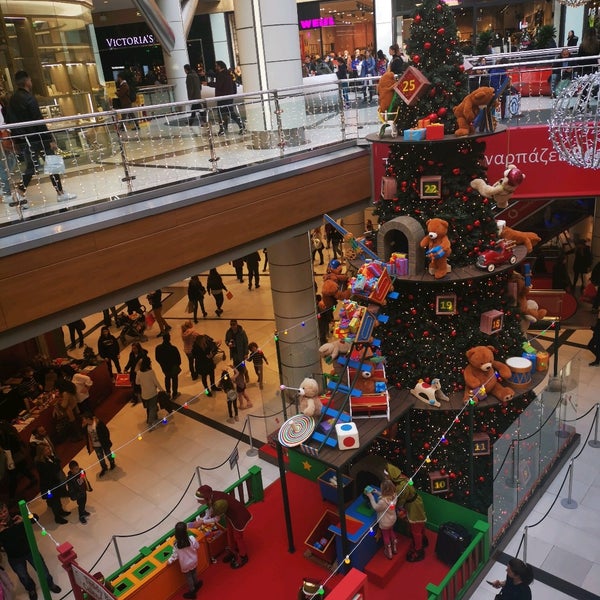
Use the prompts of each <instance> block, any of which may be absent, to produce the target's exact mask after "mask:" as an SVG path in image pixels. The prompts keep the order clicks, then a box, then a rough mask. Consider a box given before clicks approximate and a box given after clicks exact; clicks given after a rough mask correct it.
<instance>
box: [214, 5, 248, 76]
mask: <svg viewBox="0 0 600 600" xmlns="http://www.w3.org/2000/svg"><path fill="white" fill-rule="evenodd" d="M210 29H211V31H212V38H213V48H214V51H215V61H217V60H222V61H223V62H224V63H225V64H226V65H227V66H228V67H234V66H235V65H230V64H229V61H230V60H231V55H230V53H229V44H228V43H227V18H226V16H225V13H214V14H211V15H210ZM214 66H215V65H204V67H205V69H206V70H207V71H208V70H209V69H213V68H214ZM244 83H246V82H244Z"/></svg>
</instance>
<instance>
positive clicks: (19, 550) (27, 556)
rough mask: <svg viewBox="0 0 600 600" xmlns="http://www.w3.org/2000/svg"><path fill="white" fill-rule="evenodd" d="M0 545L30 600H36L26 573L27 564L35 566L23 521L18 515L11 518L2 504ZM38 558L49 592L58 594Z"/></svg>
mask: <svg viewBox="0 0 600 600" xmlns="http://www.w3.org/2000/svg"><path fill="white" fill-rule="evenodd" d="M0 545H1V546H2V547H3V548H4V552H6V557H7V558H8V564H9V565H10V566H11V568H12V570H13V571H14V572H15V573H16V574H17V577H18V578H19V581H20V582H21V583H22V584H23V587H24V588H25V589H26V590H27V592H28V593H29V598H30V600H37V597H38V595H37V591H36V589H35V581H34V580H33V579H32V578H31V576H30V575H29V573H28V572H27V563H29V564H30V565H31V566H32V567H35V565H34V564H33V556H32V554H31V549H30V548H29V543H28V542H27V534H26V533H25V525H23V519H22V518H21V516H20V515H14V516H11V515H10V513H9V512H8V507H7V506H6V504H4V503H0ZM40 558H41V559H42V567H43V569H44V576H45V577H46V581H47V582H48V587H49V588H50V591H51V592H52V593H54V594H60V592H61V589H60V588H59V587H58V586H57V585H56V584H55V583H54V579H53V578H52V575H50V572H49V571H48V567H47V566H46V563H45V562H44V559H43V558H42V557H41V556H40Z"/></svg>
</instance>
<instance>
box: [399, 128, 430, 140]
mask: <svg viewBox="0 0 600 600" xmlns="http://www.w3.org/2000/svg"><path fill="white" fill-rule="evenodd" d="M404 139H405V140H408V141H412V142H421V141H423V140H424V139H425V129H424V128H421V129H405V130H404Z"/></svg>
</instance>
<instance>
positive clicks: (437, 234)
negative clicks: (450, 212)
mask: <svg viewBox="0 0 600 600" xmlns="http://www.w3.org/2000/svg"><path fill="white" fill-rule="evenodd" d="M426 225H427V232H428V233H427V235H426V236H425V237H424V238H423V239H422V240H421V243H420V244H419V246H421V248H427V251H426V252H425V254H426V256H428V257H429V259H430V261H431V262H430V263H429V273H430V274H431V275H433V276H434V277H435V278H436V279H441V278H442V277H445V276H446V274H447V273H448V271H449V270H450V267H449V266H448V257H449V256H450V254H452V247H451V245H450V240H449V239H448V235H447V234H448V221H444V219H437V218H434V219H429V220H428V221H427V223H426Z"/></svg>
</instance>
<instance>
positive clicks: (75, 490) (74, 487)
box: [66, 460, 92, 525]
mask: <svg viewBox="0 0 600 600" xmlns="http://www.w3.org/2000/svg"><path fill="white" fill-rule="evenodd" d="M66 487H67V493H68V494H69V498H71V500H75V501H76V502H77V510H78V512H79V522H80V523H82V524H83V525H85V524H86V523H87V519H86V517H89V516H90V513H89V512H88V511H87V510H85V504H86V502H87V492H88V490H89V491H90V492H91V491H92V486H91V485H90V482H89V481H88V480H87V477H86V476H85V471H84V470H83V469H82V468H81V467H80V466H79V464H78V463H77V461H76V460H72V461H71V462H70V463H69V471H68V474H67V482H66Z"/></svg>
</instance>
